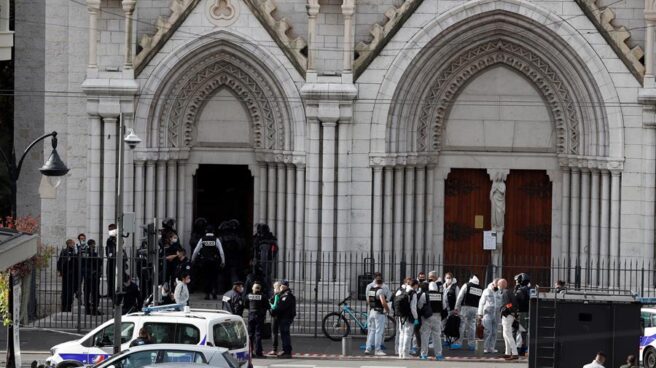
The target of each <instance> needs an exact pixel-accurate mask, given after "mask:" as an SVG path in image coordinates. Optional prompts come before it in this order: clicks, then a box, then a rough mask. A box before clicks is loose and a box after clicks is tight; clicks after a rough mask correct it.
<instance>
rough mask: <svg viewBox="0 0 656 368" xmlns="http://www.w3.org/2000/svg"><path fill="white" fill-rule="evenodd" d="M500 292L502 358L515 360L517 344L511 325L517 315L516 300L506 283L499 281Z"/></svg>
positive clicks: (516, 357)
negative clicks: (503, 346)
mask: <svg viewBox="0 0 656 368" xmlns="http://www.w3.org/2000/svg"><path fill="white" fill-rule="evenodd" d="M497 285H498V286H499V290H500V291H501V326H502V327H503V341H504V342H505V344H506V352H505V354H504V355H503V358H504V359H506V360H517V359H519V355H518V352H517V344H516V342H515V337H514V336H513V327H512V325H513V323H514V322H515V315H516V314H517V299H516V298H515V293H513V290H512V289H510V288H509V287H508V281H506V279H501V280H499V282H497Z"/></svg>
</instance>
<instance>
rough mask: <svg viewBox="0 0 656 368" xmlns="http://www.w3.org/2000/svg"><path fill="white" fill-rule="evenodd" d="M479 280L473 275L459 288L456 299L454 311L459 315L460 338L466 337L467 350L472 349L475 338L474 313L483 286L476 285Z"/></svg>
mask: <svg viewBox="0 0 656 368" xmlns="http://www.w3.org/2000/svg"><path fill="white" fill-rule="evenodd" d="M478 284H479V281H478V277H476V275H473V276H472V277H471V278H470V279H469V282H468V283H466V284H464V285H463V286H462V287H461V288H460V292H459V293H458V299H457V300H456V308H455V310H456V312H457V313H458V315H460V316H461V318H462V322H461V323H460V339H461V341H462V340H463V339H467V345H468V348H469V350H474V349H475V348H476V346H475V345H474V340H475V339H476V315H477V313H476V312H477V310H478V304H479V301H480V300H481V295H483V288H481V287H480V286H478Z"/></svg>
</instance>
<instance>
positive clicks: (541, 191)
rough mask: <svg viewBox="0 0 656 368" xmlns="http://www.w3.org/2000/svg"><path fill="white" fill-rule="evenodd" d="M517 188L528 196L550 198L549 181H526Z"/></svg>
mask: <svg viewBox="0 0 656 368" xmlns="http://www.w3.org/2000/svg"><path fill="white" fill-rule="evenodd" d="M519 189H520V190H521V191H522V192H524V193H526V194H527V195H528V196H529V197H538V198H551V183H548V182H545V181H542V180H541V181H535V182H532V183H528V184H526V185H523V186H522V187H521V188H519Z"/></svg>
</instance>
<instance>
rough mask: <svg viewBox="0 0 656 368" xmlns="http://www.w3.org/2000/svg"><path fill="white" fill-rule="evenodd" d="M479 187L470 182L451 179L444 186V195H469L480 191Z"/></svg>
mask: <svg viewBox="0 0 656 368" xmlns="http://www.w3.org/2000/svg"><path fill="white" fill-rule="evenodd" d="M479 188H480V187H479V186H478V185H475V184H474V183H472V182H470V181H464V180H460V179H449V180H447V181H446V183H445V186H444V193H445V195H447V196H457V195H467V194H470V193H472V192H473V191H475V190H477V189H479Z"/></svg>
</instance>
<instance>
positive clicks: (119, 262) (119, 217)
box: [114, 116, 141, 354]
mask: <svg viewBox="0 0 656 368" xmlns="http://www.w3.org/2000/svg"><path fill="white" fill-rule="evenodd" d="M119 136H120V137H122V139H121V142H120V143H119V147H118V152H117V154H118V159H117V160H116V161H117V165H118V177H117V181H116V202H115V203H116V208H115V212H114V216H115V217H116V230H117V234H116V235H117V236H116V283H115V285H116V293H115V299H114V300H115V302H114V354H116V353H119V352H120V351H121V343H122V341H121V315H122V312H123V311H122V308H121V304H122V303H123V294H124V290H123V272H125V270H124V269H123V227H124V223H123V178H124V177H123V166H124V165H123V161H124V160H125V144H124V143H127V144H128V146H129V147H130V149H134V148H135V147H136V146H137V145H138V144H139V143H141V138H139V137H138V136H137V135H136V134H134V131H133V130H132V129H127V134H126V128H125V122H124V121H123V116H121V118H120V119H119Z"/></svg>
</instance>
